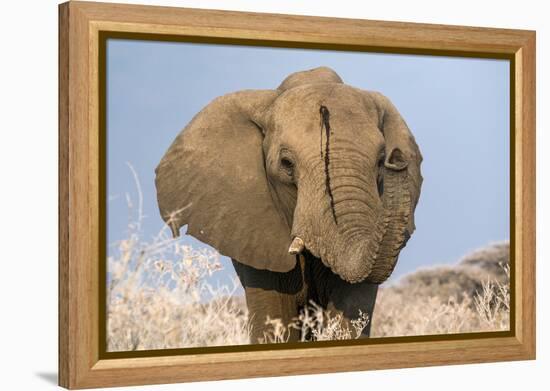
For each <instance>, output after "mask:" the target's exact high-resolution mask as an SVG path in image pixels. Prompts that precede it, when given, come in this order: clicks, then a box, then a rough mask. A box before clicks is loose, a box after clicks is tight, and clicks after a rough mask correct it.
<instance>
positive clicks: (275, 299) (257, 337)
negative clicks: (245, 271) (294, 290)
mask: <svg viewBox="0 0 550 391" xmlns="http://www.w3.org/2000/svg"><path fill="white" fill-rule="evenodd" d="M245 293H246V305H247V307H248V317H249V323H250V327H251V330H250V342H251V343H261V342H263V343H268V342H287V341H288V342H290V341H299V339H300V332H299V330H298V329H296V328H293V327H289V326H290V325H291V323H293V322H294V321H295V319H296V317H297V316H298V303H297V297H296V295H295V294H287V293H281V292H277V291H275V290H265V289H262V288H252V287H245ZM281 326H282V327H284V328H281Z"/></svg>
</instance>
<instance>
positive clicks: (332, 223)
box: [156, 67, 422, 283]
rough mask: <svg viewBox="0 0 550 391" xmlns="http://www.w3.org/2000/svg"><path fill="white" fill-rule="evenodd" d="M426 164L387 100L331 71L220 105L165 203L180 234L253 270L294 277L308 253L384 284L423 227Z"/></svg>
mask: <svg viewBox="0 0 550 391" xmlns="http://www.w3.org/2000/svg"><path fill="white" fill-rule="evenodd" d="M421 160H422V157H421V154H420V151H419V149H418V146H417V145H416V142H415V140H414V137H413V135H412V134H411V132H410V130H409V129H408V127H407V125H406V124H405V121H404V120H403V119H402V118H401V116H400V115H399V113H398V111H397V109H396V108H395V107H394V106H393V105H392V103H391V102H390V101H389V100H388V99H387V98H386V97H384V96H383V95H381V94H379V93H376V92H369V91H364V90H360V89H358V88H354V87H352V86H349V85H346V84H344V83H343V81H342V80H341V79H340V77H339V76H338V75H337V74H336V73H335V72H334V71H333V70H331V69H329V68H326V67H321V68H316V69H312V70H309V71H304V72H297V73H294V74H292V75H290V76H289V77H287V78H286V79H285V80H284V81H283V82H282V83H281V85H280V86H279V87H278V88H277V89H275V90H245V91H240V92H235V93H231V94H228V95H224V96H221V97H219V98H217V99H215V100H214V101H212V102H211V103H210V104H209V105H207V106H206V107H205V108H204V109H203V110H202V111H201V112H200V113H198V114H197V115H196V116H195V117H194V118H193V120H192V121H191V122H190V123H189V124H188V125H187V127H186V128H185V129H184V130H183V131H182V132H181V133H180V134H179V135H178V136H177V138H176V139H175V141H174V142H173V144H172V145H171V146H170V148H169V149H168V151H167V152H166V154H165V155H164V157H163V158H162V160H161V162H160V164H159V165H158V167H157V169H156V187H157V198H158V204H159V208H160V212H161V215H162V218H163V219H164V220H165V221H166V222H167V223H168V224H169V225H170V227H171V229H172V233H173V234H174V236H177V235H179V229H180V227H181V226H183V225H186V224H187V225H188V228H187V233H188V234H190V235H193V236H195V237H196V238H197V239H199V240H201V241H203V242H205V243H208V244H210V245H212V246H213V247H214V248H216V249H217V250H218V251H219V252H220V253H221V254H223V255H227V256H229V257H231V258H233V259H236V260H238V261H239V262H241V263H244V264H246V265H249V266H252V267H254V268H257V269H267V270H271V271H275V272H286V271H289V270H291V269H293V268H294V267H295V265H296V255H294V254H296V253H298V252H301V251H309V252H310V253H311V254H312V255H313V256H315V257H317V258H320V259H321V261H322V262H323V263H324V264H325V265H326V266H328V267H329V268H331V270H332V271H333V272H334V273H336V274H338V275H339V276H340V277H341V278H342V279H344V280H346V281H348V282H352V283H353V282H360V281H363V280H365V279H366V280H367V281H370V282H374V283H381V282H383V281H384V280H386V279H387V278H388V277H389V275H390V274H391V272H392V271H393V268H394V266H395V263H396V261H397V257H398V254H399V252H400V250H401V249H402V248H403V246H404V245H405V244H406V242H407V240H408V238H409V236H410V235H411V234H412V232H413V230H414V228H415V225H414V218H413V213H414V209H415V207H416V203H417V201H418V197H419V194H420V186H421V183H422V176H421V174H420V163H421ZM289 246H290V248H289Z"/></svg>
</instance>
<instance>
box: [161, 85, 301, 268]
mask: <svg viewBox="0 0 550 391" xmlns="http://www.w3.org/2000/svg"><path fill="white" fill-rule="evenodd" d="M276 97H277V92H275V91H272V90H258V91H241V92H236V93H233V94H229V95H224V96H222V97H219V98H217V99H215V100H214V101H213V102H211V103H210V104H209V105H208V106H206V107H205V108H204V109H203V110H202V111H201V112H200V113H199V114H197V115H196V116H195V118H193V120H192V121H191V122H190V123H189V124H188V125H187V127H186V128H185V129H184V130H183V131H182V132H181V133H180V134H179V135H178V136H177V138H176V139H175V141H174V142H173V144H172V145H171V146H170V148H169V149H168V151H167V152H166V154H165V155H164V157H163V158H162V160H161V162H160V164H159V165H158V167H157V169H156V181H155V182H156V187H157V200H158V204H159V208H160V213H161V216H162V218H163V220H164V221H166V223H167V224H168V225H169V226H170V228H171V229H172V233H173V235H174V236H178V235H179V229H180V227H181V226H183V225H186V224H187V225H188V228H187V234H189V235H192V236H194V237H196V238H197V239H199V240H200V241H202V242H205V243H208V244H209V245H211V246H212V247H214V248H215V249H217V250H218V251H219V252H220V253H221V254H223V255H226V256H228V257H231V258H233V259H236V260H238V261H239V262H241V263H244V264H246V265H249V266H252V267H255V268H257V269H268V270H272V271H277V272H286V271H289V270H291V269H293V268H294V266H295V263H296V259H295V257H293V256H290V255H289V254H288V245H289V243H290V228H289V227H288V226H287V224H286V223H285V221H284V219H283V218H282V216H281V215H280V214H279V213H278V211H277V209H276V208H275V206H274V204H273V201H272V198H271V192H270V190H269V185H268V181H267V176H266V172H265V164H264V157H263V149H262V142H263V136H262V132H261V131H260V130H259V129H258V127H257V125H256V123H257V116H258V115H259V114H260V113H261V112H263V111H264V110H265V109H266V108H267V107H268V106H269V105H270V104H271V103H272V102H273V101H274V99H275V98H276Z"/></svg>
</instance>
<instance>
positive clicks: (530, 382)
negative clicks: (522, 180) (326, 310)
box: [0, 0, 550, 391]
mask: <svg viewBox="0 0 550 391" xmlns="http://www.w3.org/2000/svg"><path fill="white" fill-rule="evenodd" d="M119 2H124V1H123V0H119ZM133 2H134V3H144V4H157V5H173V6H185V7H197V8H215V9H229V10H242V11H256V12H274V13H290V14H302V15H319V16H337V17H353V18H365V19H381V20H395V21H409V22H425V23H443V24H458V25H471V26H487V27H505V28H522V29H532V30H537V50H538V54H537V56H538V58H537V69H538V70H539V72H538V75H537V78H538V82H537V85H538V88H537V103H538V104H537V106H538V114H537V124H538V126H537V128H538V136H537V167H538V174H537V183H538V187H537V199H538V205H537V209H538V213H537V232H538V243H537V259H538V265H537V266H538V270H537V274H538V278H537V280H538V284H537V285H538V288H537V297H538V305H537V318H538V319H537V329H538V343H537V350H538V359H537V361H534V362H533V361H530V362H511V363H497V364H479V365H463V366H447V367H436V368H422V369H403V370H387V371H373V372H360V373H345V374H330V375H316V376H295V377H284V378H272V379H256V380H237V381H225V382H209V383H194V384H186V385H181V384H180V385H169V386H158V387H147V389H149V388H154V389H156V390H157V389H158V390H161V389H166V390H176V389H186V390H202V391H204V390H214V389H218V388H223V389H224V390H237V389H239V390H256V389H258V388H261V389H262V390H265V389H296V388H301V389H304V388H311V389H316V388H319V387H320V388H322V389H327V388H328V389H330V388H337V389H344V388H345V387H359V388H369V389H377V388H378V389H381V388H387V387H390V389H407V390H440V389H445V390H446V391H450V390H461V391H463V390H474V389H486V390H488V389H496V390H499V391H504V390H518V389H541V388H542V387H544V386H538V385H537V384H539V383H541V382H544V380H545V379H547V378H548V375H547V373H545V372H544V371H545V369H546V370H548V369H550V357H549V356H550V346H549V345H550V344H549V342H548V341H549V337H548V332H549V331H548V330H549V312H550V307H549V306H548V305H547V304H546V305H545V303H544V302H545V298H548V297H549V295H550V290H549V288H548V286H549V285H550V282H549V281H548V279H550V275H549V273H548V271H549V268H548V264H547V262H546V261H547V259H546V258H547V257H548V256H549V254H550V247H549V242H548V240H546V241H545V238H548V236H549V230H550V224H549V223H548V218H549V217H550V216H549V213H548V212H549V210H548V203H547V202H546V200H548V198H549V196H550V194H549V192H550V187H549V186H550V185H549V180H550V177H549V176H548V175H545V170H546V169H547V168H549V167H550V154H548V153H545V151H547V150H548V149H549V148H550V138H549V136H548V133H547V132H545V131H544V130H545V129H546V128H547V126H548V111H546V112H545V109H547V108H548V105H549V99H548V92H549V91H548V90H549V88H548V74H547V72H545V71H547V70H548V69H549V67H550V64H549V61H548V46H549V42H548V41H549V34H550V31H549V29H548V22H547V21H548V18H549V16H550V14H549V13H548V12H547V11H546V10H545V6H544V4H545V2H537V1H534V0H533V1H531V0H522V1H515V2H512V1H504V0H500V1H479V0H460V1H453V2H443V1H436V0H433V1H428V0H415V1H407V0H387V1H384V2H374V1H373V2H360V1H353V0H337V1H334V0H333V1H328V0H322V1H320V0H306V1H291V0H269V1H253V0H226V1H222V0H202V1H199V0H180V1H169V0H157V1H153V0H150V1H137V0H135V1H133ZM0 15H2V21H1V23H0V39H1V42H2V44H1V46H0V47H1V48H2V57H1V60H0V70H1V71H0V97H1V99H2V102H1V106H0V107H2V109H1V111H0V122H1V126H0V135H1V141H0V170H1V171H0V173H1V176H0V178H1V182H0V183H1V184H0V189H1V190H0V216H1V225H0V227H1V229H2V232H1V233H0V238H1V240H0V243H2V245H1V246H0V262H1V265H2V268H1V269H0V270H1V271H0V298H1V299H0V300H1V307H0V308H1V314H2V315H1V321H0V328H1V332H0V336H1V339H0V340H1V341H2V342H1V349H0V361H1V362H2V371H0V373H1V374H0V384H1V388H2V389H9V390H19V389H24V390H35V389H52V388H54V387H55V384H56V376H57V375H56V373H57V1H52V0H47V1H45V0H41V1H40V0H32V1H31V0H27V1H7V2H3V3H2V5H1V13H0ZM545 22H546V23H545ZM545 375H546V376H545ZM184 387H185V388H184ZM325 387H327V388H325ZM136 389H137V388H136ZM142 389H143V388H142Z"/></svg>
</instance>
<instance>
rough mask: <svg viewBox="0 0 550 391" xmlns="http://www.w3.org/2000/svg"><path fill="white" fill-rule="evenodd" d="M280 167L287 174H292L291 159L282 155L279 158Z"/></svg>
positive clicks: (292, 165) (292, 164)
mask: <svg viewBox="0 0 550 391" xmlns="http://www.w3.org/2000/svg"><path fill="white" fill-rule="evenodd" d="M281 168H282V169H283V170H284V171H285V172H286V173H287V174H288V175H292V172H293V171H294V163H292V161H291V160H290V159H289V158H287V157H282V158H281Z"/></svg>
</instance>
